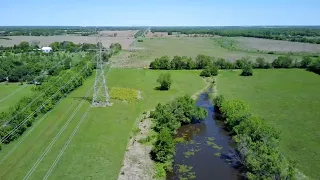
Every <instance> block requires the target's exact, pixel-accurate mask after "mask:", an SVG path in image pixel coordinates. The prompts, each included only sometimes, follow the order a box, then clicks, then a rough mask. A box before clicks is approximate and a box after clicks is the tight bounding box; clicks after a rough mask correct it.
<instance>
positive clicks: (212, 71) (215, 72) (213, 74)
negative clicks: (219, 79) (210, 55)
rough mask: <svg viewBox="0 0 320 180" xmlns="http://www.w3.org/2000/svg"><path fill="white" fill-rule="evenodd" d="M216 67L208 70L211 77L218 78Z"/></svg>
mask: <svg viewBox="0 0 320 180" xmlns="http://www.w3.org/2000/svg"><path fill="white" fill-rule="evenodd" d="M218 71H219V69H218V67H217V66H212V67H211V69H210V73H211V75H212V76H218Z"/></svg>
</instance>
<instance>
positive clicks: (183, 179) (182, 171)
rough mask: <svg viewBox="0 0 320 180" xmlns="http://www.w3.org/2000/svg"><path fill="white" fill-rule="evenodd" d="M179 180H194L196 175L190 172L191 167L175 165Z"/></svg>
mask: <svg viewBox="0 0 320 180" xmlns="http://www.w3.org/2000/svg"><path fill="white" fill-rule="evenodd" d="M177 168H178V173H179V179H180V180H188V179H195V178H196V173H195V172H191V170H192V166H187V165H184V164H177Z"/></svg>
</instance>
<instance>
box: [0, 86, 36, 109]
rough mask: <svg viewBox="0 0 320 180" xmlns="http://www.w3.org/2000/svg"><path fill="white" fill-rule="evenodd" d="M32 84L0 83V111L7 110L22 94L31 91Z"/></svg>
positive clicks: (24, 94)
mask: <svg viewBox="0 0 320 180" xmlns="http://www.w3.org/2000/svg"><path fill="white" fill-rule="evenodd" d="M31 88H32V85H23V86H21V85H20V83H9V84H8V85H5V83H0V112H3V111H5V110H7V109H8V108H9V107H11V106H13V105H14V104H16V103H17V102H18V101H19V100H20V99H21V98H22V97H23V96H26V95H28V94H30V93H31Z"/></svg>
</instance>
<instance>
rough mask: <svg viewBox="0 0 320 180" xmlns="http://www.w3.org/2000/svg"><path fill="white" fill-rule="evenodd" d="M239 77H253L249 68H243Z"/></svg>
mask: <svg viewBox="0 0 320 180" xmlns="http://www.w3.org/2000/svg"><path fill="white" fill-rule="evenodd" d="M240 75H241V76H252V75H253V72H252V67H251V66H246V67H244V69H243V70H242V73H241V74H240Z"/></svg>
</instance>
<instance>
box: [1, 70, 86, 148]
mask: <svg viewBox="0 0 320 180" xmlns="http://www.w3.org/2000/svg"><path fill="white" fill-rule="evenodd" d="M85 68H86V67H84V68H83V69H82V70H81V71H80V72H79V73H78V74H77V75H76V76H74V77H73V78H71V79H70V80H69V81H68V82H67V83H66V84H65V85H64V86H62V87H61V88H60V89H59V90H58V91H57V92H56V93H55V94H53V95H52V96H51V97H49V98H48V99H47V100H46V101H45V102H43V103H42V104H41V106H39V107H38V108H37V109H36V110H35V111H34V112H33V113H31V114H30V115H29V116H27V117H26V118H25V119H24V120H23V121H22V122H21V123H20V124H18V125H17V126H16V127H15V128H14V129H12V130H11V131H10V132H9V133H8V134H7V135H5V136H4V137H2V138H1V143H3V142H4V141H5V140H6V139H8V138H9V137H10V135H12V134H13V133H14V132H15V131H16V130H17V129H18V128H19V127H21V126H22V125H23V124H24V123H26V122H27V121H28V119H30V118H31V117H32V116H33V115H34V114H35V113H37V112H38V111H40V110H41V109H42V108H43V107H44V106H45V105H46V103H47V102H49V100H50V99H52V98H53V97H55V96H56V95H58V93H59V92H60V91H61V90H62V89H63V88H65V87H66V86H67V85H68V84H70V83H71V82H72V81H73V80H74V79H75V78H77V77H78V75H80V74H81V72H82V71H83V70H84V69H85Z"/></svg>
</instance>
